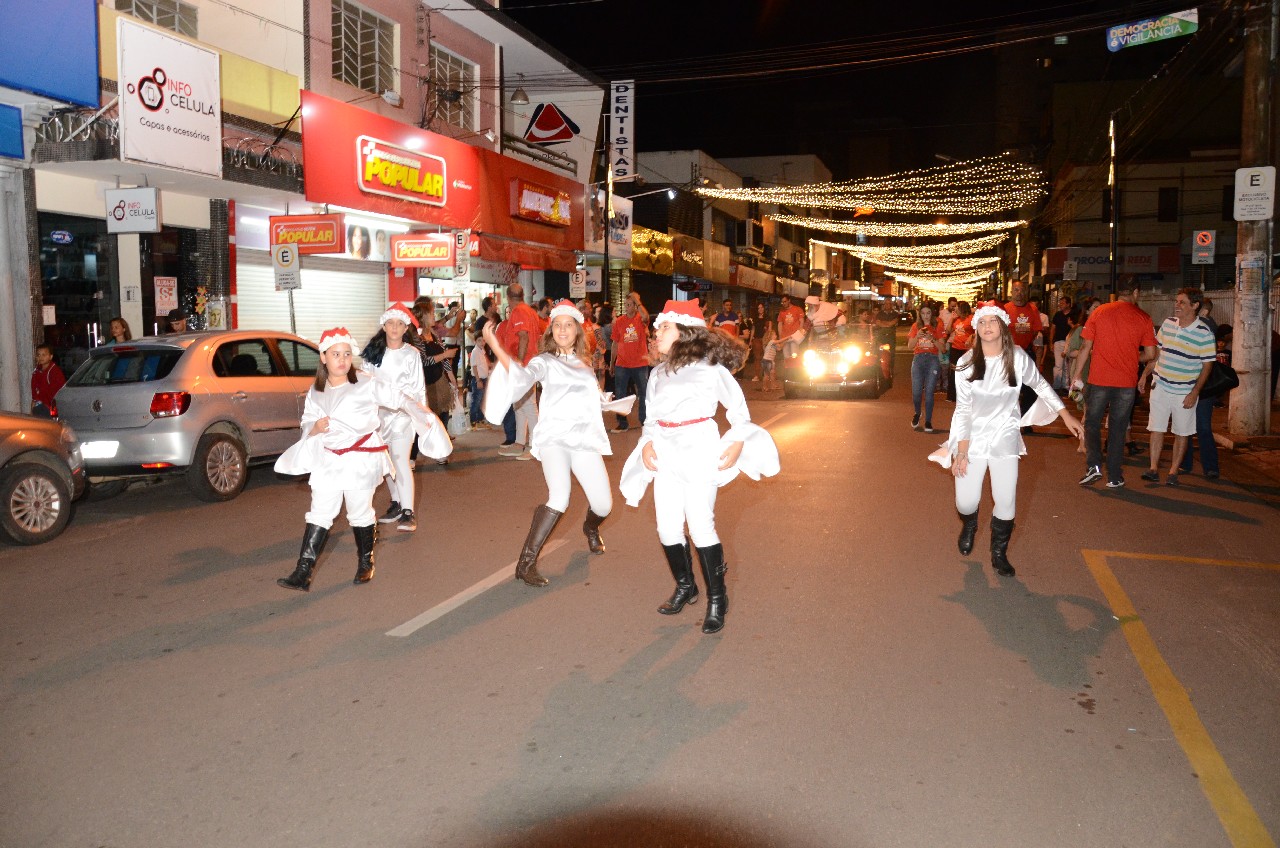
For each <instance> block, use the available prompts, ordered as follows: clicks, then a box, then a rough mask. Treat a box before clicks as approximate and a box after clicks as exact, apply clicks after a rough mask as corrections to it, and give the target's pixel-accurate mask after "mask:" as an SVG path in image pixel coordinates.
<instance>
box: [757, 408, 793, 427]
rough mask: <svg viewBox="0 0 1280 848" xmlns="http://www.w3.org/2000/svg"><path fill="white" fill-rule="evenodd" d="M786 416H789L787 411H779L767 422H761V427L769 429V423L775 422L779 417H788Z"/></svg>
mask: <svg viewBox="0 0 1280 848" xmlns="http://www.w3.org/2000/svg"><path fill="white" fill-rule="evenodd" d="M786 417H787V413H785V412H779V413H778V414H777V415H775V416H773V417H772V418H770V419H769V420H768V421H766V422H764V423H763V424H761V425H760V427H761V428H762V429H764V430H768V429H769V425H770V424H772V423H773V422H775V421H777V420H778V419H779V418H786Z"/></svg>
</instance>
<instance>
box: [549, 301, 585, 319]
mask: <svg viewBox="0 0 1280 848" xmlns="http://www.w3.org/2000/svg"><path fill="white" fill-rule="evenodd" d="M561 315H568V316H569V317H570V318H572V319H573V320H575V321H577V322H578V323H579V324H581V323H582V310H580V309H579V308H578V307H577V306H576V305H574V302H573V301H572V300H568V299H565V300H562V301H560V302H559V303H557V304H556V305H555V306H553V307H551V313H550V314H549V315H548V316H547V321H554V320H556V318H558V317H560V316H561Z"/></svg>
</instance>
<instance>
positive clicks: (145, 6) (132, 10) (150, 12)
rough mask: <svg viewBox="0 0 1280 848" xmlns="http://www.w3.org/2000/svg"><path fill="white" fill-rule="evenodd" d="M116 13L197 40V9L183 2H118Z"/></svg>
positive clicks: (159, 0)
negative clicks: (130, 16)
mask: <svg viewBox="0 0 1280 848" xmlns="http://www.w3.org/2000/svg"><path fill="white" fill-rule="evenodd" d="M116 11H117V12H124V13H125V14H126V15H132V16H133V17H135V18H137V19H139V20H143V21H146V22H148V23H152V24H155V25H156V26H160V27H164V28H165V29H169V30H173V31H174V32H176V33H178V34H179V35H185V36H187V37H188V38H196V37H197V35H196V11H197V9H196V7H195V6H194V5H192V4H191V3H184V2H183V0H116Z"/></svg>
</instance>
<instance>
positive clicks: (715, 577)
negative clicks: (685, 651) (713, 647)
mask: <svg viewBox="0 0 1280 848" xmlns="http://www.w3.org/2000/svg"><path fill="white" fill-rule="evenodd" d="M698 561H699V562H700V563H701V564H702V579H703V580H704V581H706V584H707V615H706V617H705V618H704V619H703V620H702V632H703V633H715V632H717V631H719V630H720V628H722V627H724V616H725V613H727V612H728V611H729V595H728V594H727V593H726V592H725V588H724V573H725V572H726V571H728V570H729V566H727V565H725V562H724V546H723V545H720V544H718V543H717V544H715V545H711V546H710V547H706V548H698Z"/></svg>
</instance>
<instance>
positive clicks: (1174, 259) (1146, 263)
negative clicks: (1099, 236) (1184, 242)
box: [1041, 244, 1182, 279]
mask: <svg viewBox="0 0 1280 848" xmlns="http://www.w3.org/2000/svg"><path fill="white" fill-rule="evenodd" d="M1067 260H1074V261H1075V263H1076V275H1077V277H1079V278H1082V279H1083V278H1086V277H1097V276H1103V275H1106V274H1110V273H1111V251H1110V249H1109V248H1107V247H1051V248H1049V249H1047V250H1046V251H1045V252H1044V254H1043V261H1042V262H1041V273H1042V274H1044V275H1046V276H1047V275H1049V274H1061V273H1062V265H1063V263H1064V262H1065V261H1067ZM1119 264H1120V268H1119V272H1120V273H1122V274H1177V273H1179V272H1180V271H1181V270H1182V250H1181V248H1179V247H1178V245H1176V244H1174V245H1163V244H1161V245H1154V244H1153V245H1125V246H1122V247H1121V248H1120V263H1119Z"/></svg>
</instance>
